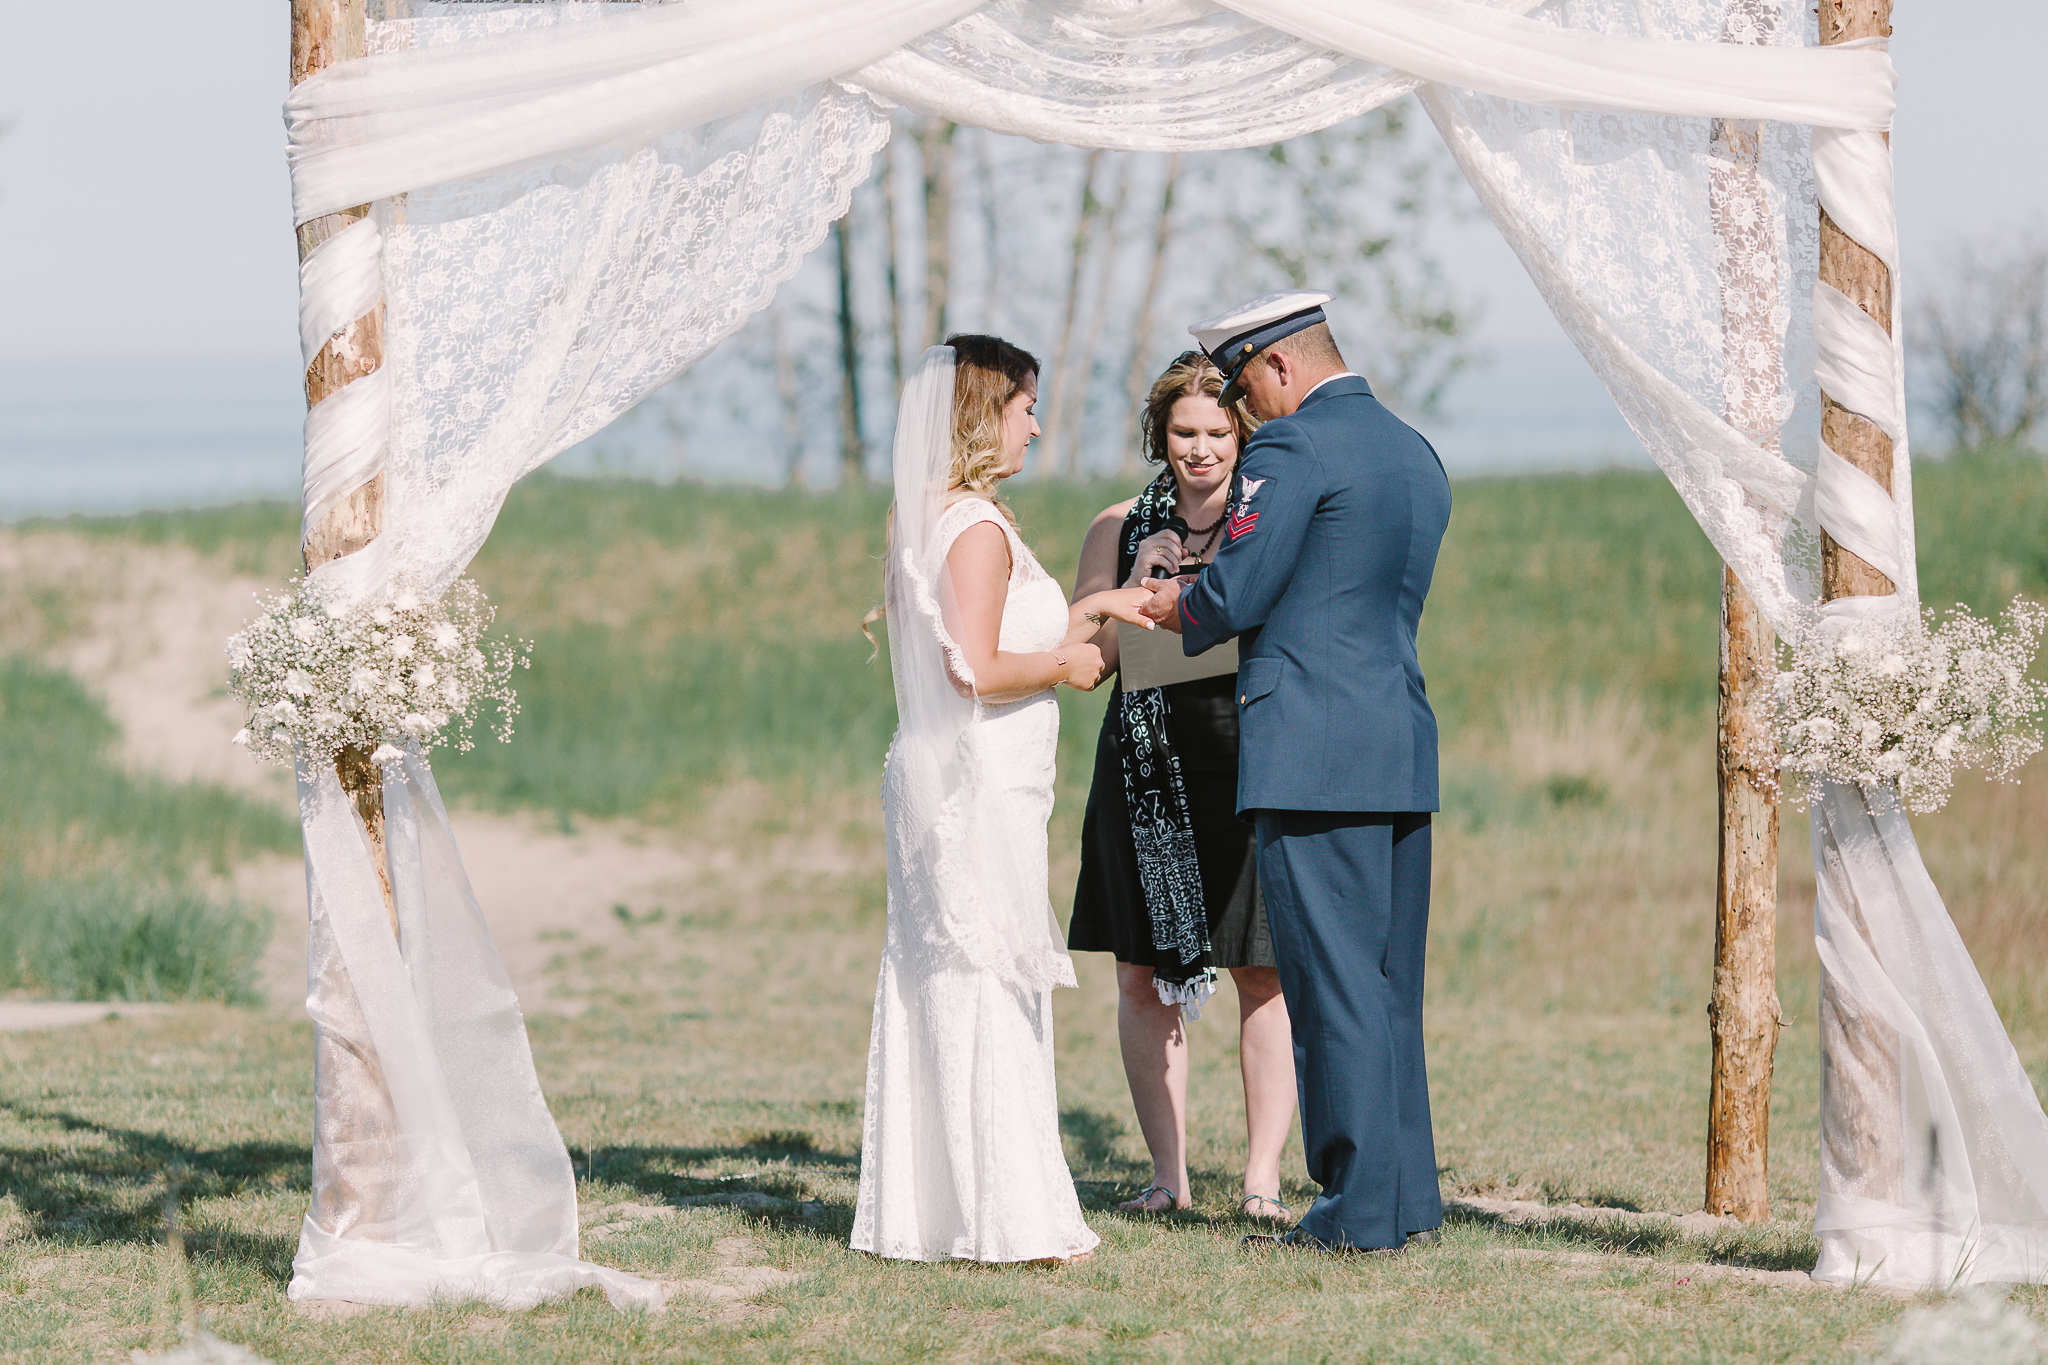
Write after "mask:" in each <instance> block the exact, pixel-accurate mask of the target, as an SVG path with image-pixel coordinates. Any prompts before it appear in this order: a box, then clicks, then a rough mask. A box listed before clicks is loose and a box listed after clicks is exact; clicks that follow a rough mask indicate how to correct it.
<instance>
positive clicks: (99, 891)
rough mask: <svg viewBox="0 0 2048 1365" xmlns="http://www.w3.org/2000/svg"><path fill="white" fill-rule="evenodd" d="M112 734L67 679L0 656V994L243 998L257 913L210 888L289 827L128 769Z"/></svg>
mask: <svg viewBox="0 0 2048 1365" xmlns="http://www.w3.org/2000/svg"><path fill="white" fill-rule="evenodd" d="M117 739H118V735H117V734H116V732H115V729H114V726H113V724H112V722H111V721H110V720H109V719H108V718H107V715H106V712H105V710H104V708H103V707H102V706H101V705H100V704H99V703H98V702H97V701H96V700H95V699H94V698H92V697H91V696H89V695H88V694H87V693H86V691H85V689H84V688H83V687H81V686H80V685H79V683H78V682H77V681H76V680H75V679H73V678H72V677H71V676H70V675H68V674H66V673H63V672H60V671H58V670H56V669H54V668H51V667H49V666H48V665H47V664H44V663H41V662H38V661H36V660H34V659H30V658H25V657H21V656H14V657H0V992H16V993H28V994H36V995H49V996H55V997H59V998H65V999H75V1000H226V1001H235V1002H250V1001H252V1000H253V998H254V995H253V993H254V989H255V987H254V969H255V965H256V961H257V958H258V957H259V956H260V955H261V953H262V951H263V946H264V944H265V942H266V941H267V940H268V938H269V933H270V924H271V916H270V912H269V910H268V908H267V907H256V906H249V905H244V904H242V903H240V902H239V901H237V900H236V899H235V898H234V897H233V896H232V895H231V894H228V893H227V892H225V891H223V890H221V889H220V883H221V882H222V880H223V879H224V878H226V877H227V876H228V875H229V874H230V873H231V872H232V871H233V869H234V867H235V866H236V865H237V864H238V863H240V862H241V861H243V860H245V859H247V858H248V857H250V856H252V855H254V854H257V853H261V852H287V851H290V850H293V849H295V848H296V847H297V845H298V829H297V826H296V823H295V822H293V821H292V820H290V819H289V818H287V817H286V816H284V815H282V814H280V813H279V812H277V811H276V810H275V809H274V808H272V807H270V806H266V805H261V804H258V803H256V802H252V801H249V800H247V799H246V798H243V797H240V796H238V795H236V794H234V793H230V792H226V791H223V790H221V789H219V788H217V787H212V786H208V785H205V784H202V783H171V782H164V781H161V780H158V779H155V778H152V777H149V776H146V775H140V774H136V773H131V772H129V771H127V770H126V769H125V768H124V767H123V766H122V765H121V764H120V762H119V759H118V755H117V754H116V753H115V752H114V750H115V745H116V741H117Z"/></svg>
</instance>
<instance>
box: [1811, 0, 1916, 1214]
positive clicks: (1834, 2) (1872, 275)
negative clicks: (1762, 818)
mask: <svg viewBox="0 0 2048 1365" xmlns="http://www.w3.org/2000/svg"><path fill="white" fill-rule="evenodd" d="M1891 10H1892V6H1891V0H1820V40H1821V42H1822V43H1823V44H1834V43H1845V42H1851V41H1853V40H1855V39H1858V38H1883V37H1889V36H1890V35H1891V31H1892V29H1891ZM1887 140H1889V138H1887ZM1820 278H1821V281H1822V283H1825V284H1830V285H1833V286H1834V287H1835V288H1837V289H1839V290H1841V291H1842V292H1843V293H1844V294H1846V295H1848V296H1849V298H1850V300H1851V301H1852V302H1854V303H1855V304H1856V305H1857V306H1858V307H1859V308H1861V309H1862V310H1863V311H1864V312H1865V313H1867V314H1869V315H1870V316H1871V317H1872V318H1873V319H1875V320H1876V322H1877V323H1878V325H1879V326H1881V327H1883V328H1884V329H1885V331H1886V332H1890V331H1891V330H1892V325H1893V324H1892V278H1891V271H1890V270H1888V269H1887V268H1886V267H1885V264H1884V262H1883V261H1880V260H1879V259H1877V257H1876V256H1874V255H1872V254H1871V253H1870V252H1869V251H1867V250H1866V249H1865V248H1864V247H1863V246H1862V245H1861V244H1860V243H1858V242H1857V241H1855V240H1854V239H1853V238H1851V237H1850V236H1848V235H1847V234H1846V233H1844V232H1843V231H1842V230H1841V229H1840V228H1838V227H1837V226H1835V224H1834V222H1833V220H1831V219H1830V218H1829V217H1828V216H1827V214H1826V213H1825V212H1823V213H1822V214H1821V217H1820ZM1821 439H1822V440H1824V441H1826V442H1827V444H1828V446H1829V447H1830V448H1831V449H1833V450H1834V452H1835V453H1836V454H1837V455H1840V456H1841V457H1842V458H1843V459H1845V460H1847V461H1848V462H1849V463H1850V464H1853V465H1855V466H1856V467H1857V468H1858V469H1860V470H1862V471H1863V472H1864V473H1866V474H1868V475H1870V477H1872V478H1873V479H1876V480H1877V481H1878V484H1879V485H1880V486H1881V487H1883V488H1884V489H1885V490H1886V491H1890V489H1891V486H1892V439H1891V437H1889V436H1887V435H1886V434H1885V433H1884V432H1883V431H1881V430H1879V429H1878V427H1877V426H1876V425H1875V424H1874V423H1872V422H1870V421H1869V420H1867V419H1865V418H1863V417H1860V416H1858V415H1857V414H1855V413H1852V412H1850V411H1849V410H1848V409H1847V408H1844V407H1842V406H1841V405H1840V404H1839V403H1837V402H1835V401H1834V399H1833V398H1831V397H1830V396H1829V395H1828V394H1827V393H1825V392H1823V393H1822V394H1821ZM1820 580H1821V597H1822V599H1823V600H1825V601H1830V602H1832V601H1834V600H1835V599H1836V598H1839V597H1886V596H1890V595H1891V594H1892V593H1894V592H1896V591H1897V588H1896V587H1895V586H1894V585H1893V583H1892V581H1891V579H1890V578H1888V577H1886V576H1885V575H1884V574H1882V573H1880V572H1878V570H1877V569H1875V568H1873V567H1872V566H1871V565H1869V564H1867V563H1865V562H1864V561H1863V559H1862V558H1861V557H1859V556H1857V555H1855V554H1852V553H1850V552H1849V551H1848V550H1845V549H1843V548H1842V547H1841V546H1839V545H1837V544H1835V542H1834V539H1833V538H1832V537H1830V536H1827V535H1825V534H1823V535H1822V537H1821V559H1820ZM1848 910H1849V914H1850V915H1851V917H1852V918H1853V919H1855V921H1856V928H1857V931H1858V932H1859V933H1861V934H1863V936H1864V938H1865V939H1866V940H1868V938H1869V929H1868V927H1867V926H1866V925H1865V924H1864V923H1863V922H1862V918H1861V915H1862V912H1861V908H1860V907H1858V906H1854V905H1852V906H1850V907H1848ZM1820 1034H1821V1079H1820V1084H1821V1115H1822V1125H1821V1164H1822V1172H1821V1179H1822V1188H1823V1189H1825V1188H1827V1187H1828V1185H1829V1184H1830V1183H1831V1181H1833V1180H1836V1179H1839V1181H1840V1182H1841V1188H1844V1189H1847V1190H1852V1191H1854V1192H1855V1193H1856V1194H1859V1195H1861V1196H1863V1197H1865V1198H1869V1199H1877V1200H1885V1201H1889V1202H1893V1203H1905V1202H1906V1192H1905V1190H1904V1189H1903V1182H1904V1180H1905V1173H1904V1169H1903V1167H1902V1165H1901V1164H1900V1163H1901V1160H1902V1157H1903V1155H1904V1154H1903V1153H1902V1152H1901V1151H1900V1150H1899V1146H1898V1142H1897V1140H1896V1136H1895V1135H1896V1134H1897V1132H1898V1131H1899V1125H1900V1122H1901V1119H1900V1114H1899V1105H1900V1103H1901V1077H1900V1073H1899V1060H1898V1039H1897V1037H1896V1036H1894V1034H1893V1032H1892V1030H1891V1029H1890V1028H1889V1027H1887V1026H1886V1025H1884V1024H1883V1023H1881V1022H1879V1021H1877V1020H1874V1019H1872V1018H1870V1016H1869V1015H1868V1013H1867V1012H1864V1011H1862V1010H1858V1009H1856V1008H1854V1007H1853V1006H1852V1005H1850V1004H1847V1003H1845V1002H1844V1001H1843V1000H1842V998H1841V995H1840V993H1839V991H1838V989H1837V987H1836V985H1835V982H1834V979H1833V978H1832V977H1831V976H1830V975H1829V974H1828V972H1827V971H1826V970H1825V969H1823V970H1822V971H1821V981H1820ZM1830 1117H1833V1118H1838V1119H1842V1120H1844V1121H1843V1122H1840V1123H1829V1122H1828V1121H1827V1120H1828V1119H1829V1118H1830ZM1888 1133H1889V1134H1893V1135H1894V1137H1893V1138H1892V1139H1891V1140H1887V1139H1886V1136H1885V1135H1886V1134H1888Z"/></svg>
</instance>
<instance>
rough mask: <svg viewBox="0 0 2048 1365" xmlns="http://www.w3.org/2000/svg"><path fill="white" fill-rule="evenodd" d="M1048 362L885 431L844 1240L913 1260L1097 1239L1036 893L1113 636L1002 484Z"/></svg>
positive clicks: (1124, 605)
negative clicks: (865, 988)
mask: <svg viewBox="0 0 2048 1365" xmlns="http://www.w3.org/2000/svg"><path fill="white" fill-rule="evenodd" d="M1037 400H1038V362H1037V361H1036V360H1034V359H1032V357H1031V356H1030V355H1028V354H1026V353H1025V352H1024V351H1022V350H1020V349H1018V348H1017V347H1015V346H1012V345H1011V344H1010V343H1008V342H1006V341H1002V340H999V339H997V338H995V337H984V336H955V337H950V338H948V339H947V343H946V344H945V345H944V346H934V347H932V348H931V349H930V350H928V351H926V352H925V353H924V356H923V358H922V359H921V360H920V361H919V363H918V367H917V369H916V371H915V373H913V374H912V375H911V376H910V378H909V380H908V382H906V383H905V385H904V387H903V402H902V407H901V409H900V411H899V413H898V416H897V422H896V503H895V506H894V507H893V508H892V509H891V513H890V517H891V524H890V547H889V561H888V569H887V573H886V585H887V593H886V608H887V612H888V619H889V660H890V665H891V670H892V672H893V674H894V678H895V685H896V709H897V728H896V737H895V740H894V741H893V742H892V743H891V744H890V746H889V758H888V762H887V765H886V766H885V768H884V770H883V777H882V822H883V828H884V832H885V834H886V836H887V840H888V848H889V929H888V938H887V941H886V944H885V946H884V947H883V950H882V970H881V978H880V980H879V981H878V982H877V983H876V986H875V1022H874V1032H873V1034H872V1036H871V1038H870V1040H869V1043H868V1081H867V1112H866V1116H865V1118H864V1120H863V1123H862V1131H861V1163H860V1201H859V1204H858V1206H857V1207H856V1209H855V1211H854V1217H853V1245H854V1247H855V1248H856V1249H858V1250H861V1251H869V1252H873V1253H875V1254H876V1255H880V1256H891V1257H898V1258H902V1259H908V1260H923V1261H930V1260H943V1259H947V1258H957V1259H963V1260H975V1261H1071V1260H1075V1259H1077V1258H1080V1257H1083V1256H1086V1255H1087V1254H1088V1253H1089V1252H1090V1251H1091V1250H1092V1249H1093V1248H1094V1246H1095V1244H1096V1242H1097V1240H1098V1239H1097V1237H1096V1236H1095V1234H1094V1233H1093V1232H1091V1231H1090V1230H1089V1228H1088V1225H1087V1224H1086V1223H1085V1222H1084V1221H1082V1218H1081V1205H1080V1201H1079V1200H1078V1199H1077V1198H1076V1197H1075V1194H1074V1182H1073V1177H1072V1176H1071V1175H1070V1174H1069V1173H1068V1170H1067V1163H1066V1158H1065V1155H1064V1154H1063V1153H1062V1152H1061V1150H1060V1132H1059V1103H1058V1095H1057V1093H1056V1091H1055V1088H1054V1084H1053V1055H1052V989H1053V987H1055V986H1071V985H1073V984H1074V968H1073V964H1072V963H1071V962H1070V961H1069V960H1068V958H1067V953H1066V948H1065V947H1064V946H1063V945H1062V943H1061V941H1060V937H1059V933H1058V929H1057V927H1056V926H1055V924H1054V923H1053V918H1052V909H1051V905H1050V903H1049V902H1048V900H1047V897H1046V839H1045V822H1046V818H1047V817H1048V816H1049V815H1050V814H1051V813H1052V781H1053V750H1054V745H1055V743H1056V741H1057V740H1058V737H1059V707H1058V705H1057V703H1056V702H1055V700H1054V698H1053V688H1054V687H1056V686H1058V685H1059V684H1060V683H1066V684H1067V685H1069V686H1071V687H1076V688H1079V689H1081V690H1082V691H1087V690H1089V689H1091V688H1093V687H1094V686H1095V684H1096V683H1097V682H1098V681H1100V679H1101V677H1102V673H1103V661H1102V653H1101V651H1100V650H1098V649H1097V648H1096V647H1095V646H1094V645H1092V644H1089V643H1086V641H1087V640H1088V638H1089V637H1090V636H1092V635H1094V634H1095V632H1096V630H1097V629H1098V627H1099V626H1100V624H1101V623H1102V621H1103V620H1105V619H1106V618H1108V617H1115V618H1117V619H1119V620H1126V621H1130V622H1132V623H1134V624H1143V620H1142V618H1141V617H1140V616H1139V614H1138V610H1137V607H1138V604H1139V603H1140V602H1142V601H1144V600H1145V599H1146V598H1147V597H1149V596H1150V595H1151V592H1150V589H1149V588H1124V589H1119V590H1117V591H1114V592H1103V593H1096V594H1094V595H1092V596H1090V597H1087V598H1084V599H1083V600H1082V601H1080V602H1077V603H1075V604H1074V605H1073V606H1071V607H1069V606H1068V605H1067V600H1066V594H1065V593H1064V592H1062V591H1061V590H1060V586H1059V584H1058V583H1056V582H1054V581H1053V579H1052V577H1051V576H1050V575H1048V574H1047V573H1046V571H1045V570H1044V569H1043V568H1041V567H1039V563H1038V560H1037V559H1036V558H1034V557H1033V556H1032V553H1031V551H1030V550H1029V549H1028V548H1026V546H1025V544H1024V542H1023V540H1022V539H1020V538H1019V537H1018V535H1017V528H1016V526H1015V525H1014V524H1013V522H1012V521H1011V519H1010V514H1009V509H1008V508H1006V507H1004V506H1003V504H1002V503H1001V502H1000V501H998V500H997V498H996V486H997V484H998V483H1000V482H1001V481H1002V480H1003V479H1006V478H1008V477H1009V476H1010V475H1012V474H1014V473H1016V472H1017V470H1018V469H1019V468H1020V467H1021V466H1022V465H1023V462H1024V450H1025V447H1026V445H1027V444H1029V442H1030V440H1031V438H1032V437H1033V436H1036V435H1037V434H1038V423H1037V421H1036V420H1035V419H1034V418H1033V417H1032V406H1033V404H1035V403H1036V402H1037Z"/></svg>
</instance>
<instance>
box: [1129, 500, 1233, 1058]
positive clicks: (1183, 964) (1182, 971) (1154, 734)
mask: <svg viewBox="0 0 2048 1365" xmlns="http://www.w3.org/2000/svg"><path fill="white" fill-rule="evenodd" d="M1178 492H1179V488H1178V486H1177V485H1176V484H1175V483H1174V478H1173V471H1172V470H1171V469H1167V470H1164V471H1162V472H1161V473H1160V475H1159V477H1158V478H1156V479H1154V480H1153V481H1152V482H1151V484H1150V485H1149V486H1148V487H1147V488H1146V489H1145V491H1144V492H1143V493H1141V494H1139V495H1138V501H1137V502H1136V504H1135V505H1133V506H1132V508H1131V510H1130V511H1129V512H1128V513H1126V514H1125V516H1124V536H1123V546H1122V553H1121V556H1120V557H1119V559H1118V564H1117V581H1118V582H1119V583H1121V582H1123V581H1125V580H1126V579H1128V578H1129V577H1130V574H1131V567H1132V565H1134V564H1135V563H1136V562H1137V559H1138V546H1139V544H1140V543H1142V542H1143V541H1144V540H1145V539H1146V537H1148V536H1152V535H1156V534H1157V533H1158V532H1160V531H1162V530H1164V529H1166V519H1167V518H1168V517H1170V516H1172V515H1173V502H1174V497H1175V495H1176V494H1177V493H1178ZM1116 705H1117V731H1116V740H1117V750H1118V752H1119V754H1120V755H1121V756H1122V758H1123V767H1124V801H1125V804H1126V805H1127V806H1128V807H1129V808H1130V812H1131V843H1132V844H1133V845H1134V846H1135V847H1136V849H1137V854H1138V885H1139V887H1140V888H1141V889H1142V890H1143V891H1144V893H1145V907H1146V909H1147V911H1148V912H1149V913H1150V915H1151V920H1152V946H1153V948H1154V949H1155V950H1156V951H1157V953H1158V963H1157V965H1156V966H1154V967H1153V969H1152V985H1153V987H1154V989H1156V990H1157V991H1158V992H1159V999H1160V1000H1161V1002H1163V1003H1165V1004H1168V1005H1179V1006H1180V1007H1181V1012H1182V1014H1183V1015H1184V1017H1186V1018H1188V1019H1191V1020H1192V1019H1198V1018H1200V1017H1201V1014H1202V1002H1203V1001H1205V1000H1207V999H1208V998H1209V997H1210V996H1211V995H1214V994H1215V993H1216V967H1215V964H1214V963H1212V962H1211V961H1210V952H1209V913H1208V906H1207V904H1206V902H1205V901H1204V899H1203V896H1202V869H1201V865H1200V864H1199V863H1197V862H1196V861H1195V828H1194V820H1193V818H1192V817H1191V816H1190V815H1189V813H1188V793H1187V786H1186V784H1185V782H1184V781H1183V780H1182V777H1181V767H1180V757H1179V756H1178V755H1177V754H1175V753H1174V751H1173V743H1172V741H1171V740H1169V739H1168V738H1167V735H1166V691H1165V689H1164V688H1158V687H1148V688H1146V689H1144V690H1143V691H1140V692H1125V691H1119V692H1118V693H1117V699H1116Z"/></svg>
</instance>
